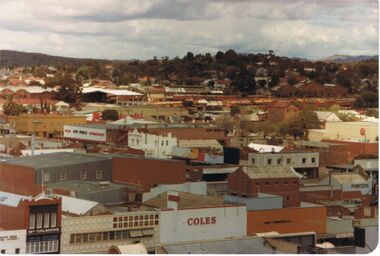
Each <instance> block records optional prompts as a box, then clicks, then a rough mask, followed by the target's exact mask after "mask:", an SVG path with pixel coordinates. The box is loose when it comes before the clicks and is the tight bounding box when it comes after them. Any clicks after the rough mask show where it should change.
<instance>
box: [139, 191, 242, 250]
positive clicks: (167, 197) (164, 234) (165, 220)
mask: <svg viewBox="0 0 380 256" xmlns="http://www.w3.org/2000/svg"><path fill="white" fill-rule="evenodd" d="M145 204H146V205H148V206H151V207H156V208H160V209H161V212H160V236H159V237H160V243H175V242H185V241H197V240H207V239H223V238H232V237H242V236H246V234H247V208H246V206H245V205H243V204H230V203H224V201H223V199H222V198H216V197H209V196H203V195H195V194H191V193H186V192H173V191H168V192H166V193H164V194H161V195H159V196H158V197H156V198H153V199H151V200H149V201H147V202H145Z"/></svg>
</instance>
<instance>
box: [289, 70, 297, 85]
mask: <svg viewBox="0 0 380 256" xmlns="http://www.w3.org/2000/svg"><path fill="white" fill-rule="evenodd" d="M287 81H288V84H291V85H294V84H296V83H297V82H298V80H297V74H296V73H294V72H289V73H288V80H287Z"/></svg>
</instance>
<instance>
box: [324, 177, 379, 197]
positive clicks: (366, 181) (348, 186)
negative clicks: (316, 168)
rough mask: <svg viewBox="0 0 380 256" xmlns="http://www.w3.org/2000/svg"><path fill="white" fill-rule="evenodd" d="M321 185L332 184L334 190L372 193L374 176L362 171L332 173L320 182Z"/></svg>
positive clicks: (364, 193)
mask: <svg viewBox="0 0 380 256" xmlns="http://www.w3.org/2000/svg"><path fill="white" fill-rule="evenodd" d="M319 184H320V185H330V186H332V188H333V190H342V192H346V193H347V192H360V193H361V194H362V195H372V177H365V176H363V175H362V174H360V173H330V174H329V176H328V177H326V178H324V179H323V180H321V181H320V182H319Z"/></svg>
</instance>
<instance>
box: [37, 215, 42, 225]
mask: <svg viewBox="0 0 380 256" xmlns="http://www.w3.org/2000/svg"><path fill="white" fill-rule="evenodd" d="M37 228H42V213H38V214H37Z"/></svg>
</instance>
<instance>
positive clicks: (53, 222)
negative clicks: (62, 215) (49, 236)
mask: <svg viewBox="0 0 380 256" xmlns="http://www.w3.org/2000/svg"><path fill="white" fill-rule="evenodd" d="M56 226H57V213H56V212H52V213H51V214H50V227H52V228H55V227H56Z"/></svg>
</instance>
